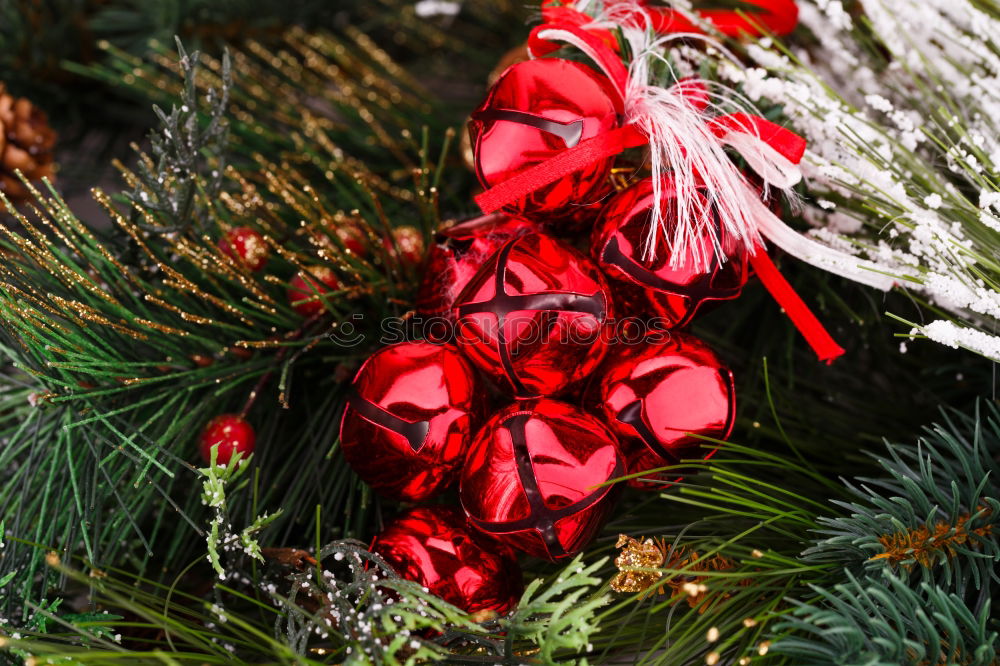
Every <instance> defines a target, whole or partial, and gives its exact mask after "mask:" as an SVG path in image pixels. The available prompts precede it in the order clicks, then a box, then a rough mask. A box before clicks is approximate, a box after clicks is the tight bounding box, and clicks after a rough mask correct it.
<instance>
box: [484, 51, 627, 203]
mask: <svg viewBox="0 0 1000 666" xmlns="http://www.w3.org/2000/svg"><path fill="white" fill-rule="evenodd" d="M620 113H621V108H620V101H618V94H617V93H616V92H615V90H614V88H613V86H612V84H611V83H610V81H609V80H608V79H607V77H605V76H603V75H601V74H599V73H597V72H596V71H595V70H593V69H592V68H590V67H588V66H587V65H583V64H580V63H577V62H572V61H569V60H562V59H559V58H542V59H538V60H528V61H525V62H520V63H517V64H515V65H512V66H511V67H510V68H508V69H507V70H506V71H505V72H504V73H503V74H501V75H500V78H499V79H497V82H496V83H495V84H494V85H493V87H492V88H491V89H490V91H489V93H488V94H487V96H486V99H485V100H484V101H483V103H482V104H481V105H480V106H479V108H478V109H477V110H476V111H475V112H473V114H472V119H471V121H470V123H469V133H470V137H471V139H472V147H473V152H474V154H475V163H476V174H477V175H478V177H479V182H480V183H482V185H483V187H487V188H489V187H493V186H495V185H498V184H500V183H502V182H504V181H505V180H508V179H510V178H511V177H513V176H516V175H518V174H520V173H522V172H523V171H525V170H526V169H529V168H531V167H533V166H535V165H537V164H539V163H541V162H544V161H545V160H547V159H550V158H552V157H554V156H556V155H558V154H559V153H561V152H562V151H564V150H566V149H567V148H572V147H574V146H576V145H577V144H579V143H580V142H581V141H586V140H587V139H591V138H593V137H595V136H598V135H600V134H603V133H606V132H609V131H611V130H613V129H615V128H617V127H618V126H619V124H620V121H619V114H620ZM613 163H614V159H613V158H607V159H603V160H599V161H597V162H594V163H593V164H591V165H589V166H588V167H587V168H585V169H582V170H580V171H577V172H575V173H573V174H571V175H570V176H568V177H566V178H563V179H560V180H558V181H557V182H555V183H553V184H551V185H548V186H546V187H543V188H541V189H539V190H537V191H535V192H534V193H532V194H531V195H530V196H528V197H525V198H524V199H522V200H520V201H518V202H517V203H516V204H512V205H511V206H510V207H509V209H508V212H509V213H510V214H512V215H516V216H523V217H528V218H530V219H533V220H536V221H538V222H551V221H553V220H556V219H564V218H572V217H574V216H575V214H577V213H580V212H581V211H583V209H584V207H585V205H586V204H590V203H593V202H594V201H596V200H597V199H599V198H600V197H601V196H602V195H603V194H605V193H606V192H607V191H608V188H609V186H608V182H607V181H608V174H609V173H610V170H611V166H612V164H613Z"/></svg>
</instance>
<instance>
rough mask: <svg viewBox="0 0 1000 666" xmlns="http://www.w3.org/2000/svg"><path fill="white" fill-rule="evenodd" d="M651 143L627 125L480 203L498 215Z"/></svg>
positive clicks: (480, 199)
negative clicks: (549, 187) (576, 174)
mask: <svg viewBox="0 0 1000 666" xmlns="http://www.w3.org/2000/svg"><path fill="white" fill-rule="evenodd" d="M647 141H648V140H647V139H646V135H645V134H643V133H642V132H640V131H639V129H638V128H637V127H636V126H635V125H625V126H624V127H619V128H618V129H615V130H611V131H610V132H607V133H606V134H599V135H598V136H595V137H592V138H590V139H587V140H586V141H581V142H580V143H579V144H577V145H576V146H574V147H573V148H569V149H567V150H564V151H562V152H561V153H559V154H558V155H556V156H555V157H553V158H551V159H548V160H545V161H544V162H542V163H541V164H536V165H535V166H533V167H531V168H530V169H525V170H524V171H522V172H521V173H519V174H517V175H516V176H514V177H513V178H509V179H507V180H505V181H504V182H502V183H500V184H499V185H495V186H493V187H491V188H490V189H488V190H486V191H485V192H483V193H482V194H479V195H478V196H476V203H477V204H479V207H480V208H481V209H482V210H483V212H484V213H492V212H495V211H498V210H500V209H501V208H503V207H504V206H506V205H507V204H511V203H514V202H515V201H518V200H519V199H523V198H524V197H526V196H528V195H529V194H531V193H532V192H534V191H536V190H539V189H541V188H543V187H545V186H546V185H549V184H551V183H554V182H556V181H557V180H559V179H560V178H565V177H566V176H568V175H569V174H571V173H574V172H576V171H580V170H581V169H585V168H587V167H588V166H589V165H591V164H593V163H594V162H597V161H599V160H602V159H607V158H608V157H613V156H614V155H618V154H620V153H621V152H623V151H624V150H625V149H626V148H634V147H637V146H642V145H645V144H646V142H647Z"/></svg>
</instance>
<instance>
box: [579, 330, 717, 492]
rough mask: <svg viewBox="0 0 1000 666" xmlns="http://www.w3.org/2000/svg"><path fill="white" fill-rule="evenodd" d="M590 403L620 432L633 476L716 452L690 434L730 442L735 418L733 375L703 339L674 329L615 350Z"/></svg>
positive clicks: (597, 379) (592, 388) (592, 387)
mask: <svg viewBox="0 0 1000 666" xmlns="http://www.w3.org/2000/svg"><path fill="white" fill-rule="evenodd" d="M585 402H586V404H587V405H588V406H590V407H591V408H592V409H593V410H594V412H595V413H597V414H600V415H601V416H602V417H603V419H604V422H605V423H607V424H608V425H609V426H610V428H611V430H612V431H613V432H614V433H615V435H617V437H618V441H619V442H620V443H621V445H622V448H623V449H624V451H625V455H626V457H627V458H628V473H629V474H637V473H639V472H645V471H648V470H651V469H656V468H658V467H666V466H668V465H676V464H677V463H678V462H679V461H680V460H681V459H682V458H693V457H707V456H708V455H711V453H714V451H713V452H711V453H708V454H707V455H706V454H705V449H704V448H702V447H701V445H703V444H704V443H705V442H704V440H701V439H698V438H697V437H692V436H691V435H692V434H694V435H701V436H705V437H712V438H714V439H726V438H727V437H728V436H729V433H730V432H731V431H732V429H733V422H734V420H735V416H736V392H735V389H734V385H733V374H732V372H730V371H729V368H727V367H725V366H724V365H722V363H721V361H719V358H718V357H717V356H716V355H715V353H714V352H713V351H712V350H711V349H710V348H709V347H708V345H706V344H705V343H704V342H702V341H701V340H699V339H698V338H696V337H694V336H693V335H690V334H687V333H680V332H676V331H662V332H653V333H651V334H649V335H648V336H647V337H646V338H645V339H644V340H643V341H641V342H639V343H637V344H626V343H620V344H618V345H616V346H615V347H613V348H612V349H611V350H610V351H609V353H608V356H607V358H605V360H604V362H603V363H602V364H601V367H600V368H599V369H598V371H597V373H595V375H594V379H593V381H592V383H591V385H590V386H589V387H588V390H587V396H586V400H585ZM676 476H677V474H676V473H674V474H673V475H672V476H671V475H669V474H667V475H665V476H659V477H655V478H661V479H673V478H676ZM631 485H634V486H638V487H650V486H652V485H653V484H650V483H642V482H641V481H639V482H635V483H631ZM658 487H661V488H662V485H660V486H658Z"/></svg>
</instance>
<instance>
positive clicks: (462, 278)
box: [417, 213, 535, 337]
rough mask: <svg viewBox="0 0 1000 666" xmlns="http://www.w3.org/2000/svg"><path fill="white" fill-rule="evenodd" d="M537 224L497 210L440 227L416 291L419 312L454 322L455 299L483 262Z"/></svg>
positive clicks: (433, 317)
mask: <svg viewBox="0 0 1000 666" xmlns="http://www.w3.org/2000/svg"><path fill="white" fill-rule="evenodd" d="M534 228H535V227H534V225H533V224H532V223H531V222H528V221H527V220H523V219H519V218H509V217H507V216H505V215H502V214H498V213H495V214H493V215H484V216H482V217H477V218H474V219H471V220H467V221H465V222H462V223H460V224H456V225H455V226H452V227H448V228H447V229H441V230H440V231H438V232H437V233H436V234H435V237H434V245H433V246H432V247H431V251H430V253H429V255H428V257H427V267H426V269H425V271H424V277H423V280H422V281H421V283H420V291H419V293H418V294H417V314H418V315H420V316H421V317H423V318H424V319H428V320H430V319H436V318H441V319H444V320H448V321H450V322H453V321H454V317H453V313H452V307H453V306H454V305H455V299H456V298H457V297H458V295H459V294H460V293H461V292H462V289H464V288H465V285H467V284H468V283H469V280H471V279H472V276H473V275H475V274H476V271H478V270H479V268H480V266H482V265H483V262H485V261H486V260H487V259H489V258H490V256H491V255H492V254H493V253H494V252H496V251H497V250H498V249H500V247H501V246H502V245H503V244H504V243H506V242H507V241H508V240H510V239H511V238H514V237H516V236H520V235H523V234H526V233H528V232H530V231H532V230H534ZM449 328H450V327H449ZM435 337H445V336H435Z"/></svg>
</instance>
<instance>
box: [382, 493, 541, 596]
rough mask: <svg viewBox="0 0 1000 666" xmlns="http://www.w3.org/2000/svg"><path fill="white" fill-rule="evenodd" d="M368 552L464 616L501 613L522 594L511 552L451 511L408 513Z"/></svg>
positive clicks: (444, 508) (436, 509) (430, 508)
mask: <svg viewBox="0 0 1000 666" xmlns="http://www.w3.org/2000/svg"><path fill="white" fill-rule="evenodd" d="M371 550H372V551H373V552H375V553H378V554H379V555H381V556H382V557H383V558H384V559H385V560H386V561H387V562H388V563H389V564H390V565H391V566H392V568H393V569H395V570H396V573H398V574H399V575H400V576H402V577H403V578H405V579H407V580H412V581H413V582H415V583H419V584H421V585H423V586H424V587H426V588H427V589H429V590H430V591H431V594H435V595H437V596H439V597H441V598H442V599H444V600H445V601H447V602H448V603H450V604H452V605H454V606H457V607H458V608H461V609H462V610H464V611H466V612H469V613H475V612H476V611H482V610H492V611H496V612H497V613H500V614H503V613H506V612H507V611H509V610H511V609H513V608H514V606H516V605H517V601H518V599H519V598H520V596H521V591H522V589H523V585H522V581H521V571H520V569H519V568H518V566H517V562H516V560H515V559H514V557H513V555H512V554H511V553H510V551H509V550H507V548H506V547H504V546H503V544H500V543H496V542H493V541H491V540H488V539H484V538H483V537H482V536H481V535H479V534H475V533H474V532H473V530H470V529H469V528H468V526H467V525H466V522H465V517H464V516H462V514H461V512H459V511H458V510H457V509H453V508H451V507H447V506H428V507H420V508H416V509H411V510H410V511H407V512H406V513H404V514H403V515H401V516H399V517H398V518H396V519H395V520H393V521H392V522H391V523H390V524H389V525H387V526H386V528H385V529H384V530H383V531H382V532H381V533H380V534H379V535H378V536H376V537H375V542H374V543H373V544H372V548H371Z"/></svg>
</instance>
